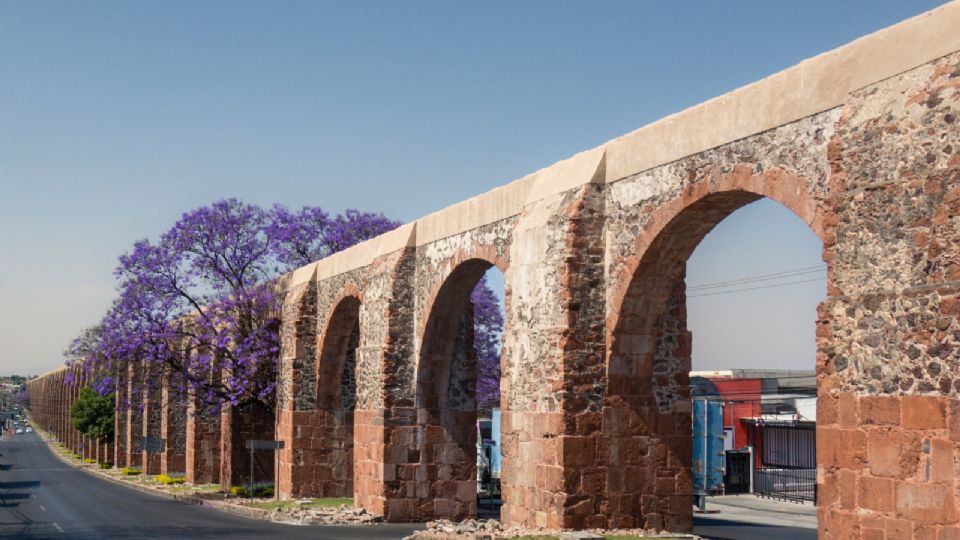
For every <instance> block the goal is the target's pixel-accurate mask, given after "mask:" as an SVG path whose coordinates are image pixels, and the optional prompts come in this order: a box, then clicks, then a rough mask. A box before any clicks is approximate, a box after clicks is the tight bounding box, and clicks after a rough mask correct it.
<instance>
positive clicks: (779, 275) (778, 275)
mask: <svg viewBox="0 0 960 540" xmlns="http://www.w3.org/2000/svg"><path fill="white" fill-rule="evenodd" d="M826 269H827V267H826V266H822V265H817V266H807V267H805V268H796V269H793V270H784V271H782V272H774V273H772V274H758V275H755V276H747V277H743V278H738V279H732V280H729V281H717V282H714V283H704V284H703V285H694V286H691V287H687V291H688V292H690V291H701V290H706V289H718V288H723V287H731V286H735V285H745V284H748V283H758V282H763V281H772V280H776V279H783V278H788V277H797V276H801V275H806V274H815V273H818V272H823V271H824V270H826Z"/></svg>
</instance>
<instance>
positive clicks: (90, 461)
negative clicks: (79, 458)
mask: <svg viewBox="0 0 960 540" xmlns="http://www.w3.org/2000/svg"><path fill="white" fill-rule="evenodd" d="M83 462H84V463H96V462H97V460H95V459H91V458H86V459H84V460H83Z"/></svg>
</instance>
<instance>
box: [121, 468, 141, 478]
mask: <svg viewBox="0 0 960 540" xmlns="http://www.w3.org/2000/svg"><path fill="white" fill-rule="evenodd" d="M120 471H121V472H122V473H123V475H124V476H136V475H138V474H140V473H142V472H143V471H141V470H140V469H136V468H134V467H124V468H122V469H120Z"/></svg>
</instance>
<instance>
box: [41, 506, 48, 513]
mask: <svg viewBox="0 0 960 540" xmlns="http://www.w3.org/2000/svg"><path fill="white" fill-rule="evenodd" d="M40 510H43V511H44V512H46V511H47V509H46V508H44V507H43V505H42V504H41V505H40Z"/></svg>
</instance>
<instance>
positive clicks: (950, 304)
mask: <svg viewBox="0 0 960 540" xmlns="http://www.w3.org/2000/svg"><path fill="white" fill-rule="evenodd" d="M958 51H960V3H956V2H954V3H950V4H947V5H944V6H942V7H940V8H938V9H936V10H933V11H931V12H929V13H926V14H923V15H921V16H918V17H915V18H913V19H910V20H907V21H904V22H903V23H900V24H898V25H896V26H893V27H890V28H888V29H885V30H882V31H880V32H877V33H875V34H872V35H869V36H866V37H864V38H861V39H859V40H857V41H855V42H853V43H850V44H848V45H846V46H844V47H841V48H839V49H837V50H834V51H831V52H828V53H825V54H823V55H820V56H818V57H815V58H812V59H809V60H807V61H804V62H802V63H800V64H798V65H797V66H794V67H792V68H790V69H787V70H785V71H783V72H781V73H778V74H776V75H773V76H771V77H768V78H766V79H764V80H762V81H759V82H757V83H754V84H751V85H749V86H746V87H744V88H741V89H739V90H736V91H734V92H731V93H729V94H726V95H724V96H721V97H718V98H716V99H713V100H711V101H708V102H706V103H703V104H701V105H698V106H696V107H693V108H691V109H688V110H686V111H683V112H680V113H678V114H675V115H673V116H670V117H668V118H665V119H663V120H661V121H659V122H656V123H654V124H651V125H649V126H646V127H644V128H641V129H639V130H637V131H635V132H633V133H630V134H627V135H624V136H623V137H620V138H618V139H615V140H612V141H610V142H608V143H606V144H604V145H602V146H600V147H598V148H595V149H592V150H588V151H585V152H583V153H580V154H578V155H576V156H573V157H572V158H570V159H567V160H565V161H561V162H559V163H556V164H554V165H552V166H550V167H547V168H545V169H542V170H540V171H537V172H535V173H533V174H531V175H529V176H526V177H524V178H522V179H520V180H517V181H515V182H512V183H510V184H508V185H506V186H503V187H501V188H498V189H495V190H493V191H491V192H489V193H486V194H483V195H480V196H478V197H476V198H474V199H470V200H468V201H465V202H462V203H459V204H457V205H454V206H452V207H450V208H447V209H445V210H442V211H440V212H437V213H435V214H432V215H429V216H426V217H424V218H422V219H419V220H417V221H415V222H413V223H410V224H408V225H406V226H403V227H401V228H399V229H397V230H395V231H392V232H390V233H387V234H385V235H383V236H381V237H378V238H375V239H373V240H370V241H368V242H366V243H364V244H360V245H358V246H355V247H353V248H351V249H349V250H347V251H344V252H341V253H338V254H335V255H333V256H331V257H329V258H327V259H324V260H321V261H318V262H316V263H314V264H311V265H309V266H306V267H304V268H301V269H299V270H297V271H295V272H293V273H291V274H289V275H287V276H285V277H284V281H283V285H284V286H285V287H286V289H285V290H286V291H287V294H286V301H285V305H284V309H283V314H282V317H283V324H282V328H281V334H282V335H281V339H282V351H281V372H280V374H279V376H280V382H281V384H280V395H279V397H278V399H279V411H280V412H279V413H278V415H277V419H276V434H277V437H278V438H280V439H282V440H284V442H285V445H286V447H285V449H284V450H283V451H282V453H281V456H280V467H279V470H278V471H277V472H276V474H277V478H278V480H279V489H280V492H281V494H282V496H285V497H290V496H308V495H315V496H344V495H346V496H349V495H352V496H353V497H354V498H355V501H356V504H357V505H358V506H362V507H364V508H366V509H367V510H368V511H370V512H374V513H378V514H382V515H384V516H385V518H386V519H387V520H389V521H414V520H417V521H425V520H428V519H436V518H448V519H459V518H464V517H468V516H471V515H472V514H474V513H475V512H476V500H475V463H474V459H475V457H474V456H475V449H474V442H475V439H474V437H475V433H474V429H473V425H474V421H475V419H476V409H475V405H474V401H473V394H472V389H471V388H470V386H471V384H472V381H474V380H475V377H476V374H475V369H476V368H475V359H473V358H472V357H471V354H472V353H471V350H472V347H470V346H469V345H470V343H471V340H472V333H471V332H470V330H469V328H470V327H471V325H470V324H469V320H468V319H467V318H468V317H469V313H470V304H469V293H470V290H471V289H472V288H473V286H474V284H475V283H476V282H477V280H478V279H479V278H480V276H482V275H483V273H484V271H486V270H487V269H488V268H490V267H493V266H496V267H497V268H499V269H501V270H502V271H503V272H504V274H505V283H506V291H505V298H506V302H505V303H506V325H505V332H504V337H503V349H502V350H503V352H502V361H501V362H502V401H501V407H502V409H503V420H502V431H503V452H504V458H503V470H502V481H503V497H504V506H503V511H502V513H503V516H502V517H503V520H504V521H505V522H506V523H508V524H523V525H539V526H546V527H553V528H560V527H568V528H585V527H647V528H659V529H668V530H673V531H688V530H690V529H691V527H692V519H691V492H692V488H691V474H690V462H691V456H690V451H691V441H690V401H689V380H688V372H689V368H690V333H689V331H688V330H687V328H686V309H685V291H684V268H685V264H686V260H687V258H688V257H689V256H690V254H691V253H692V251H693V249H694V248H695V247H696V246H697V244H698V243H699V242H700V240H701V239H702V238H703V237H704V236H705V235H706V234H707V233H708V232H709V231H710V230H711V229H712V228H713V227H714V226H715V225H716V224H717V223H719V222H720V221H721V220H723V219H724V218H725V217H726V216H728V215H729V214H730V213H731V212H733V211H735V210H736V209H738V208H740V207H742V206H743V205H745V204H748V203H750V202H752V201H754V200H756V199H758V198H761V197H768V198H770V199H773V200H775V201H777V202H779V203H780V204H782V205H783V206H785V207H786V208H788V209H789V210H791V211H793V212H794V213H795V214H796V215H797V216H799V217H800V218H801V219H803V220H804V221H805V222H806V223H807V224H808V225H809V226H810V227H811V229H812V230H813V231H814V232H815V233H816V234H817V236H818V237H819V238H820V239H821V241H822V242H823V259H824V261H825V262H826V263H827V265H828V267H829V268H828V290H827V299H826V301H825V302H823V304H822V305H821V306H820V309H819V320H818V322H817V331H816V336H817V349H818V353H817V380H818V388H819V396H820V399H819V409H818V425H817V441H818V448H817V460H818V484H819V500H818V507H819V526H820V537H821V538H838V539H850V538H871V539H873V538H890V539H894V538H897V539H900V538H915V539H918V540H919V539H940V540H943V539H947V538H960V491H958V490H960V480H958V474H957V473H958V471H960V369H958V367H960V366H958V364H960V294H958V293H960V118H958V117H960V52H958ZM345 370H347V371H348V373H346V374H345V373H344V371H345ZM354 370H355V371H354ZM62 376H63V370H58V371H56V372H53V373H51V374H48V375H46V376H44V377H41V378H39V379H37V380H34V381H31V383H30V392H31V400H32V401H31V409H32V410H33V412H34V414H35V416H36V417H37V419H38V421H41V422H42V423H43V424H44V425H45V426H47V427H48V428H50V429H53V430H54V431H55V432H56V434H57V435H58V436H59V437H61V438H63V437H66V438H68V439H69V440H73V439H70V438H71V437H73V435H72V434H71V432H70V429H69V425H68V424H65V423H64V421H63V418H64V415H65V414H66V413H65V410H66V407H68V405H69V402H70V400H71V399H73V397H72V394H70V391H66V392H65V391H64V390H63V384H62ZM127 382H129V383H130V384H131V386H130V387H129V388H127V389H126V391H127V395H129V396H135V395H138V394H142V393H140V392H137V391H136V389H135V388H133V383H135V377H132V378H131V379H130V381H127ZM164 418H167V419H168V420H167V421H166V423H165V424H164V426H165V429H166V430H167V431H169V430H171V429H173V428H175V427H177V426H185V427H183V428H182V429H186V430H188V433H187V434H186V436H185V437H183V438H182V439H178V440H184V441H187V442H186V445H187V448H186V451H185V459H186V469H187V471H188V473H189V474H191V475H197V477H198V478H199V477H201V476H203V475H204V474H206V472H205V471H210V470H214V471H215V470H216V465H211V464H210V463H198V462H196V460H197V459H199V457H198V456H201V455H207V456H208V458H207V459H210V457H209V456H211V453H210V452H209V451H206V454H204V452H202V451H201V447H200V446H199V443H201V442H204V441H206V440H209V438H210V437H211V435H210V434H206V433H190V432H189V431H190V430H194V429H197V422H193V421H186V422H183V421H180V420H176V421H171V420H170V419H179V418H183V415H166V416H164ZM117 426H118V429H119V430H120V432H121V433H122V434H129V432H130V431H131V430H137V429H143V428H142V427H141V426H142V422H141V418H139V417H138V416H137V415H135V414H131V415H128V416H126V417H125V418H120V419H119V420H118V424H117ZM177 429H180V428H179V427H177ZM224 429H225V430H229V429H231V428H229V427H228V426H226V425H225V427H224ZM237 429H241V428H237ZM271 433H272V432H271ZM220 436H221V437H226V438H229V437H231V435H230V434H229V433H228V432H227V431H224V432H223V433H222V434H221V435H220ZM73 438H74V439H75V437H73ZM136 443H137V441H136V440H135V438H133V437H124V436H123V435H120V436H119V437H118V444H117V446H116V452H117V461H118V462H120V461H121V459H123V457H124V456H125V457H126V459H127V462H128V463H130V464H133V463H134V462H135V460H136V459H137V458H138V457H139V455H138V453H137V450H138V448H137V446H136ZM77 444H79V443H77ZM214 446H216V443H215V442H214ZM78 447H79V446H78ZM213 459H216V456H215V455H214V458H213Z"/></svg>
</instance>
